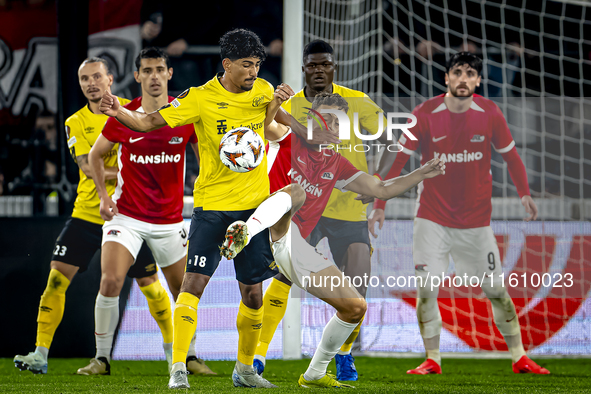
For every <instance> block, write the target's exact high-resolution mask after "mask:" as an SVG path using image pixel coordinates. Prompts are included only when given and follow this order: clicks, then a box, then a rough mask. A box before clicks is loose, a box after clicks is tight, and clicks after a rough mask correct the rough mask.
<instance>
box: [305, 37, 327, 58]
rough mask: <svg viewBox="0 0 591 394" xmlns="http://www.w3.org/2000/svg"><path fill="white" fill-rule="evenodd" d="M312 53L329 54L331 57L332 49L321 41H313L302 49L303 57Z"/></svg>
mask: <svg viewBox="0 0 591 394" xmlns="http://www.w3.org/2000/svg"><path fill="white" fill-rule="evenodd" d="M312 53H330V54H331V55H332V54H333V53H334V49H333V48H332V47H331V46H330V44H329V43H328V42H326V41H323V40H314V41H310V42H309V43H308V45H306V46H305V47H304V56H303V58H304V59H305V58H306V56H308V55H310V54H312Z"/></svg>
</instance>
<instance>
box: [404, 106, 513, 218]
mask: <svg viewBox="0 0 591 394" xmlns="http://www.w3.org/2000/svg"><path fill="white" fill-rule="evenodd" d="M413 114H414V115H415V116H416V117H417V124H416V126H415V127H413V128H411V129H409V130H410V132H412V133H413V134H414V136H415V137H417V141H413V140H410V139H408V138H406V136H404V135H402V136H401V137H400V139H399V143H400V144H401V145H402V146H403V147H404V150H403V152H405V153H407V154H411V152H410V151H415V150H416V149H417V148H420V150H421V164H424V163H426V162H427V161H429V160H431V159H433V158H436V157H438V158H440V159H441V160H442V161H444V162H445V166H446V170H445V175H440V176H438V177H435V178H432V179H426V180H424V181H423V182H422V183H421V184H419V187H418V198H417V206H418V211H417V217H420V218H424V219H428V220H431V221H433V222H435V223H439V224H441V225H442V226H446V227H453V228H475V227H484V226H489V225H490V218H491V212H492V204H491V195H492V174H491V171H490V161H491V144H492V145H493V146H494V148H495V150H496V151H497V152H499V153H505V152H508V151H510V150H511V149H512V148H513V147H514V146H515V142H514V141H513V137H512V136H511V132H510V131H509V127H508V126H507V122H506V121H505V117H504V116H503V114H502V112H501V110H500V109H499V107H497V105H496V104H495V103H494V102H492V101H491V100H488V99H486V98H484V97H482V96H479V95H474V97H473V102H472V105H471V106H470V109H468V111H466V112H464V113H459V114H458V113H452V112H450V111H449V110H448V109H447V106H446V105H445V103H444V95H440V96H437V97H434V98H432V99H430V100H428V101H426V102H425V103H423V104H421V105H419V106H418V107H416V108H415V110H414V111H413Z"/></svg>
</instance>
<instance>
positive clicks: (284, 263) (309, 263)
mask: <svg viewBox="0 0 591 394" xmlns="http://www.w3.org/2000/svg"><path fill="white" fill-rule="evenodd" d="M269 237H270V235H269ZM292 244H293V248H292ZM271 251H272V252H273V257H275V263H276V264H277V268H278V269H279V272H281V273H282V274H283V275H285V277H286V278H287V279H289V280H290V281H291V282H292V283H294V284H296V285H297V286H298V287H300V288H302V289H304V290H306V289H305V288H304V286H303V284H302V281H303V279H302V278H304V277H309V276H310V274H312V273H315V272H319V271H322V270H323V269H325V268H328V267H330V266H331V265H334V263H333V262H332V261H330V260H328V259H327V258H326V257H324V255H323V254H322V253H320V252H318V251H317V250H316V248H315V247H313V246H312V245H310V244H309V243H307V242H306V240H305V239H304V238H302V235H301V234H300V230H299V229H298V226H297V225H296V224H295V223H290V225H289V230H287V234H285V235H284V236H283V237H282V238H281V239H279V240H278V241H276V242H273V241H272V240H271ZM335 267H336V266H335Z"/></svg>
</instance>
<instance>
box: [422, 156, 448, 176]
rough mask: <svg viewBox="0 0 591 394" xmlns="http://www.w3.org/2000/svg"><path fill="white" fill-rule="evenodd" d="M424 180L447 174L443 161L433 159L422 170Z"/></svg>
mask: <svg viewBox="0 0 591 394" xmlns="http://www.w3.org/2000/svg"><path fill="white" fill-rule="evenodd" d="M420 171H421V175H422V176H423V179H429V178H435V177H436V176H437V175H443V174H445V163H444V162H442V161H441V160H439V159H438V158H437V159H431V160H429V161H428V162H426V163H425V165H423V166H422V167H421V168H420Z"/></svg>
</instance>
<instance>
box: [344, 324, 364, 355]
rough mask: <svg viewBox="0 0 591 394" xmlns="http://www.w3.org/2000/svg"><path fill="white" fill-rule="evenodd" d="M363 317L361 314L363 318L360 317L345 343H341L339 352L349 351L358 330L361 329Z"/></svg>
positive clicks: (345, 352) (346, 352) (347, 352)
mask: <svg viewBox="0 0 591 394" xmlns="http://www.w3.org/2000/svg"><path fill="white" fill-rule="evenodd" d="M363 319H365V316H363V318H362V319H361V321H360V322H359V324H358V325H357V327H355V329H354V330H353V332H352V333H351V335H349V338H347V340H346V341H345V343H343V346H341V350H340V351H339V354H349V353H351V348H352V347H353V342H355V340H356V339H357V337H358V336H359V331H361V324H363Z"/></svg>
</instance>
